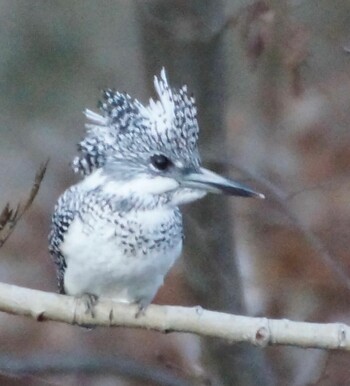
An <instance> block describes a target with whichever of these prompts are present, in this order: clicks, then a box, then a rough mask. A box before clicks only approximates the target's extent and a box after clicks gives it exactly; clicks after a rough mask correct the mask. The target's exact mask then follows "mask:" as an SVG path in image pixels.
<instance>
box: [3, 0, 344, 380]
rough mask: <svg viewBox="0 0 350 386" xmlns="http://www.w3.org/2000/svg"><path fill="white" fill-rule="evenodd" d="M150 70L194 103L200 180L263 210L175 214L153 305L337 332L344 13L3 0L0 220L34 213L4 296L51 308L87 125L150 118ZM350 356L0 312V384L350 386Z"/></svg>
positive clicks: (15, 243) (11, 245)
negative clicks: (54, 254)
mask: <svg viewBox="0 0 350 386" xmlns="http://www.w3.org/2000/svg"><path fill="white" fill-rule="evenodd" d="M162 66H165V67H166V69H167V72H168V79H169V81H170V83H171V84H172V85H173V86H180V85H182V84H183V83H186V84H187V85H188V87H189V89H190V90H192V91H193V92H194V94H195V97H196V99H197V103H198V109H199V123H200V126H201V138H200V147H201V154H202V159H203V162H204V164H205V165H206V166H208V167H211V168H213V169H215V170H216V171H218V172H221V173H224V174H226V175H228V176H231V177H234V178H239V179H240V180H242V181H244V182H245V183H247V184H249V185H250V186H252V187H254V188H256V189H258V190H259V191H261V192H263V193H265V195H266V196H267V199H266V200H265V201H255V200H244V199H234V198H226V197H220V196H215V197H206V198H205V199H203V200H202V201H201V202H198V203H195V204H194V205H191V207H186V208H184V211H185V213H186V214H185V220H186V236H187V237H186V240H185V244H186V249H185V251H184V253H183V256H182V258H181V259H180V260H179V262H178V263H177V265H176V266H175V267H174V268H173V270H172V271H171V273H170V275H169V276H168V278H167V280H166V282H165V285H164V286H163V287H162V289H161V290H160V292H159V294H158V295H157V298H156V299H155V302H156V303H159V304H174V305H188V306H191V305H197V304H200V305H201V306H203V307H206V308H209V309H215V310H221V311H227V312H232V313H240V314H245V315H251V316H266V317H270V318H290V319H294V320H300V321H317V322H344V323H350V284H349V283H350V256H349V246H350V241H349V240H350V238H349V236H350V216H349V215H350V199H349V188H350V179H349V168H350V130H349V123H350V108H349V107H350V3H349V1H348V0H334V1H330V0H318V1H303V0H289V1H288V0H266V1H256V0H255V1H245V0H236V1H233V0H231V1H228V0H227V1H224V0H222V1H213V0H212V1H209V0H187V1H185V0H173V1H170V0H147V1H146V0H145V1H141V0H139V1H127V0H101V1H91V0H85V1H82V0H74V1H70V2H68V1H53V0H32V1H25V0H11V1H10V0H0V161H1V165H2V167H1V168H0V181H1V185H0V208H2V207H4V206H5V204H6V203H7V202H11V203H12V204H13V205H15V204H17V203H18V202H20V201H22V202H23V200H25V199H26V197H27V195H28V192H29V190H30V188H31V185H32V182H33V179H34V175H35V172H36V171H37V169H38V168H39V166H40V164H41V163H42V162H44V161H45V160H46V159H47V158H50V163H49V167H48V170H47V173H46V176H45V179H44V181H43V183H42V185H41V188H40V191H39V194H38V196H37V198H36V200H35V202H34V204H33V205H32V207H31V209H30V211H29V212H28V213H27V214H26V215H25V217H24V218H23V220H22V221H21V222H20V223H19V225H18V226H17V227H16V229H15V232H14V233H13V235H12V236H11V238H10V239H9V240H8V241H7V242H6V244H5V245H4V246H3V248H2V249H1V251H0V253H1V260H0V281H3V282H6V283H11V284H16V285H20V286H25V287H29V288H36V289H40V290H45V291H56V278H55V268H54V266H53V263H52V262H51V260H50V257H49V255H48V252H47V234H48V230H49V224H50V216H51V213H52V210H53V206H54V204H55V202H56V200H57V198H58V196H59V195H60V194H61V193H62V192H63V191H64V190H65V189H66V188H67V187H68V186H69V185H71V184H73V183H75V182H76V181H77V180H78V178H77V177H76V176H74V174H73V172H72V171H71V169H70V166H69V163H70V161H71V160H72V158H73V157H74V155H75V152H76V148H75V144H76V143H77V142H79V140H80V139H81V138H82V136H83V135H84V123H85V118H84V116H83V114H82V111H83V110H84V109H85V108H90V109H95V110H96V105H97V100H98V99H99V97H100V90H101V89H102V88H104V87H114V88H116V89H118V90H120V91H124V90H125V91H127V92H128V93H129V94H130V95H132V96H133V97H136V98H138V99H139V100H140V101H142V102H144V103H147V101H148V98H149V97H150V96H154V90H153V88H152V78H153V75H154V74H157V73H159V71H160V69H161V67H162ZM349 359H350V357H349V354H346V353H341V352H326V351H322V350H314V349H308V350H304V349H300V348H290V347H268V348H265V349H260V348H255V347H250V346H248V345H231V344H228V343H227V342H222V341H219V340H214V339H201V338H199V337H197V336H192V335H190V334H177V333H172V334H168V335H162V334H159V333H155V332H149V331H141V330H131V329H125V328H118V329H101V328H97V329H94V330H92V331H88V330H85V329H82V328H79V327H77V326H70V325H64V324H60V323H55V322H47V323H38V322H34V321H32V320H30V319H29V318H24V317H19V316H11V315H7V314H5V313H0V385H6V386H8V385H20V386H21V385H29V386H31V385H68V386H70V385H72V386H73V385H87V386H93V385H101V386H110V385H118V386H119V385H123V386H124V385H127V386H129V385H130V386H137V385H229V386H233V385H235V386H248V385H249V386H250V385H293V386H302V385H309V386H310V385H313V386H315V385H317V386H335V385H337V386H346V385H350V369H349V365H348V363H349Z"/></svg>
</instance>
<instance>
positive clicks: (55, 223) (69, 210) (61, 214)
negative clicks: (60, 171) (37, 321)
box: [49, 187, 79, 294]
mask: <svg viewBox="0 0 350 386" xmlns="http://www.w3.org/2000/svg"><path fill="white" fill-rule="evenodd" d="M77 194H78V192H77V190H76V188H75V187H73V188H70V189H68V190H66V191H65V193H64V194H63V195H62V196H61V197H60V198H59V200H58V202H57V204H56V206H55V210H54V213H53V215H52V222H51V231H50V234H49V252H50V254H51V256H52V258H53V261H54V262H55V264H56V266H57V279H58V289H59V292H60V293H61V294H64V272H65V270H66V267H67V265H66V261H65V258H64V255H63V253H62V251H61V244H62V242H63V240H64V236H65V234H66V232H67V230H68V228H69V226H70V224H71V223H72V221H73V220H74V218H75V216H76V213H77V211H76V203H77V201H78V199H79V197H77Z"/></svg>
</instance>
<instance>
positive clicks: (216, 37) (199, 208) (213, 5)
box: [136, 0, 273, 386]
mask: <svg viewBox="0 0 350 386" xmlns="http://www.w3.org/2000/svg"><path fill="white" fill-rule="evenodd" d="M136 5H137V7H138V11H139V15H138V16H139V21H140V25H141V38H142V39H143V48H144V53H145V67H146V72H147V74H146V75H147V79H152V76H153V75H154V74H158V73H159V71H160V69H161V67H162V66H165V67H166V69H167V72H168V76H169V78H170V82H171V83H172V84H177V85H182V84H183V83H186V84H187V85H188V86H189V88H190V90H191V91H193V92H194V94H195V97H196V100H197V104H198V116H199V123H200V126H201V135H200V146H201V149H202V154H205V149H209V147H210V148H215V149H217V151H218V152H220V154H223V153H224V152H225V139H226V132H225V126H224V108H225V79H226V78H225V53H224V50H225V47H224V44H223V39H222V33H219V31H220V29H221V28H222V27H223V25H224V23H225V20H224V12H223V4H222V2H221V1H210V0H186V1H180V0H178V1H171V2H170V1H164V0H149V1H142V2H141V1H140V2H137V3H136ZM207 166H209V167H211V165H207ZM216 171H218V172H220V173H225V170H223V169H222V170H218V168H216ZM226 200H227V199H226V198H224V197H221V196H215V197H213V196H211V197H207V198H205V200H202V201H201V202H198V203H196V204H194V205H192V207H191V208H190V209H188V213H189V215H190V218H193V219H194V220H193V223H192V222H191V223H188V224H187V227H186V239H187V241H186V243H185V244H186V247H187V249H186V251H185V264H186V274H187V276H188V280H189V283H190V285H191V288H192V289H193V291H194V293H195V296H196V299H197V301H198V304H200V305H201V306H203V307H205V308H209V309H215V310H220V311H227V312H231V313H244V305H243V301H242V287H241V282H240V276H239V272H238V268H237V264H236V260H235V252H234V242H233V239H232V237H233V226H234V224H233V218H232V216H230V210H229V207H228V203H227V201H226ZM199 224H200V225H199ZM203 343H204V344H203V347H204V352H205V354H206V355H205V359H204V361H205V362H206V364H207V365H208V366H209V367H211V368H212V369H213V370H214V371H215V372H217V374H218V376H219V379H220V381H219V383H220V384H225V385H230V386H232V385H235V386H239V385H244V386H248V385H249V386H250V385H261V384H262V385H272V384H273V381H272V379H271V376H270V373H269V371H268V369H267V368H266V364H265V362H264V358H263V354H262V352H261V351H259V350H258V349H255V348H251V347H247V346H243V345H229V344H227V343H225V342H222V341H219V340H213V339H211V340H205V341H204V342H203Z"/></svg>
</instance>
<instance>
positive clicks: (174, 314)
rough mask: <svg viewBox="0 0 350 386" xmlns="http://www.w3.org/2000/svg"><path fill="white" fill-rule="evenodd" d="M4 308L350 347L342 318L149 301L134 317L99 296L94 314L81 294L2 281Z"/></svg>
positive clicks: (229, 337)
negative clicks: (307, 318)
mask: <svg viewBox="0 0 350 386" xmlns="http://www.w3.org/2000/svg"><path fill="white" fill-rule="evenodd" d="M0 311H3V312H7V313H10V314H15V315H24V316H29V317H32V318H34V319H35V320H37V321H46V320H52V321H57V322H64V323H68V324H78V325H95V326H104V327H132V328H145V329H150V330H155V331H160V332H163V333H168V332H175V331H177V332H189V333H194V334H198V335H202V336H208V337H216V338H221V339H224V340H226V341H228V342H230V343H236V342H248V343H251V344H253V345H255V346H260V347H265V346H267V345H290V346H297V347H303V348H322V349H341V350H348V351H350V326H348V325H346V324H343V323H325V324H321V323H306V322H295V321H291V320H287V319H281V320H278V319H268V318H256V317H248V316H240V315H232V314H227V313H223V312H216V311H208V310H204V309H203V308H201V307H191V308H189V307H175V306H159V305H150V306H149V307H148V308H147V310H146V312H145V314H144V315H141V316H139V317H138V318H136V317H135V315H136V313H137V311H138V308H137V307H136V306H133V305H125V304H120V303H115V302H112V301H110V300H108V299H101V300H100V301H99V302H98V303H97V305H96V307H95V309H94V311H95V312H94V317H92V316H91V314H90V313H87V312H86V308H85V304H84V302H83V301H82V300H81V299H79V298H74V297H70V296H65V295H58V294H54V293H49V292H43V291H38V290H33V289H28V288H23V287H18V286H14V285H10V284H5V283H0Z"/></svg>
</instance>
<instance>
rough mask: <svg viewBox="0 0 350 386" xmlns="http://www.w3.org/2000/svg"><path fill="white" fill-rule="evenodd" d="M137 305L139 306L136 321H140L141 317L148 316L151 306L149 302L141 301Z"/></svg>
mask: <svg viewBox="0 0 350 386" xmlns="http://www.w3.org/2000/svg"><path fill="white" fill-rule="evenodd" d="M136 304H137V311H136V314H135V319H138V318H139V317H140V316H143V315H145V314H146V309H147V307H148V306H149V301H146V300H140V301H138V302H136Z"/></svg>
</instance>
